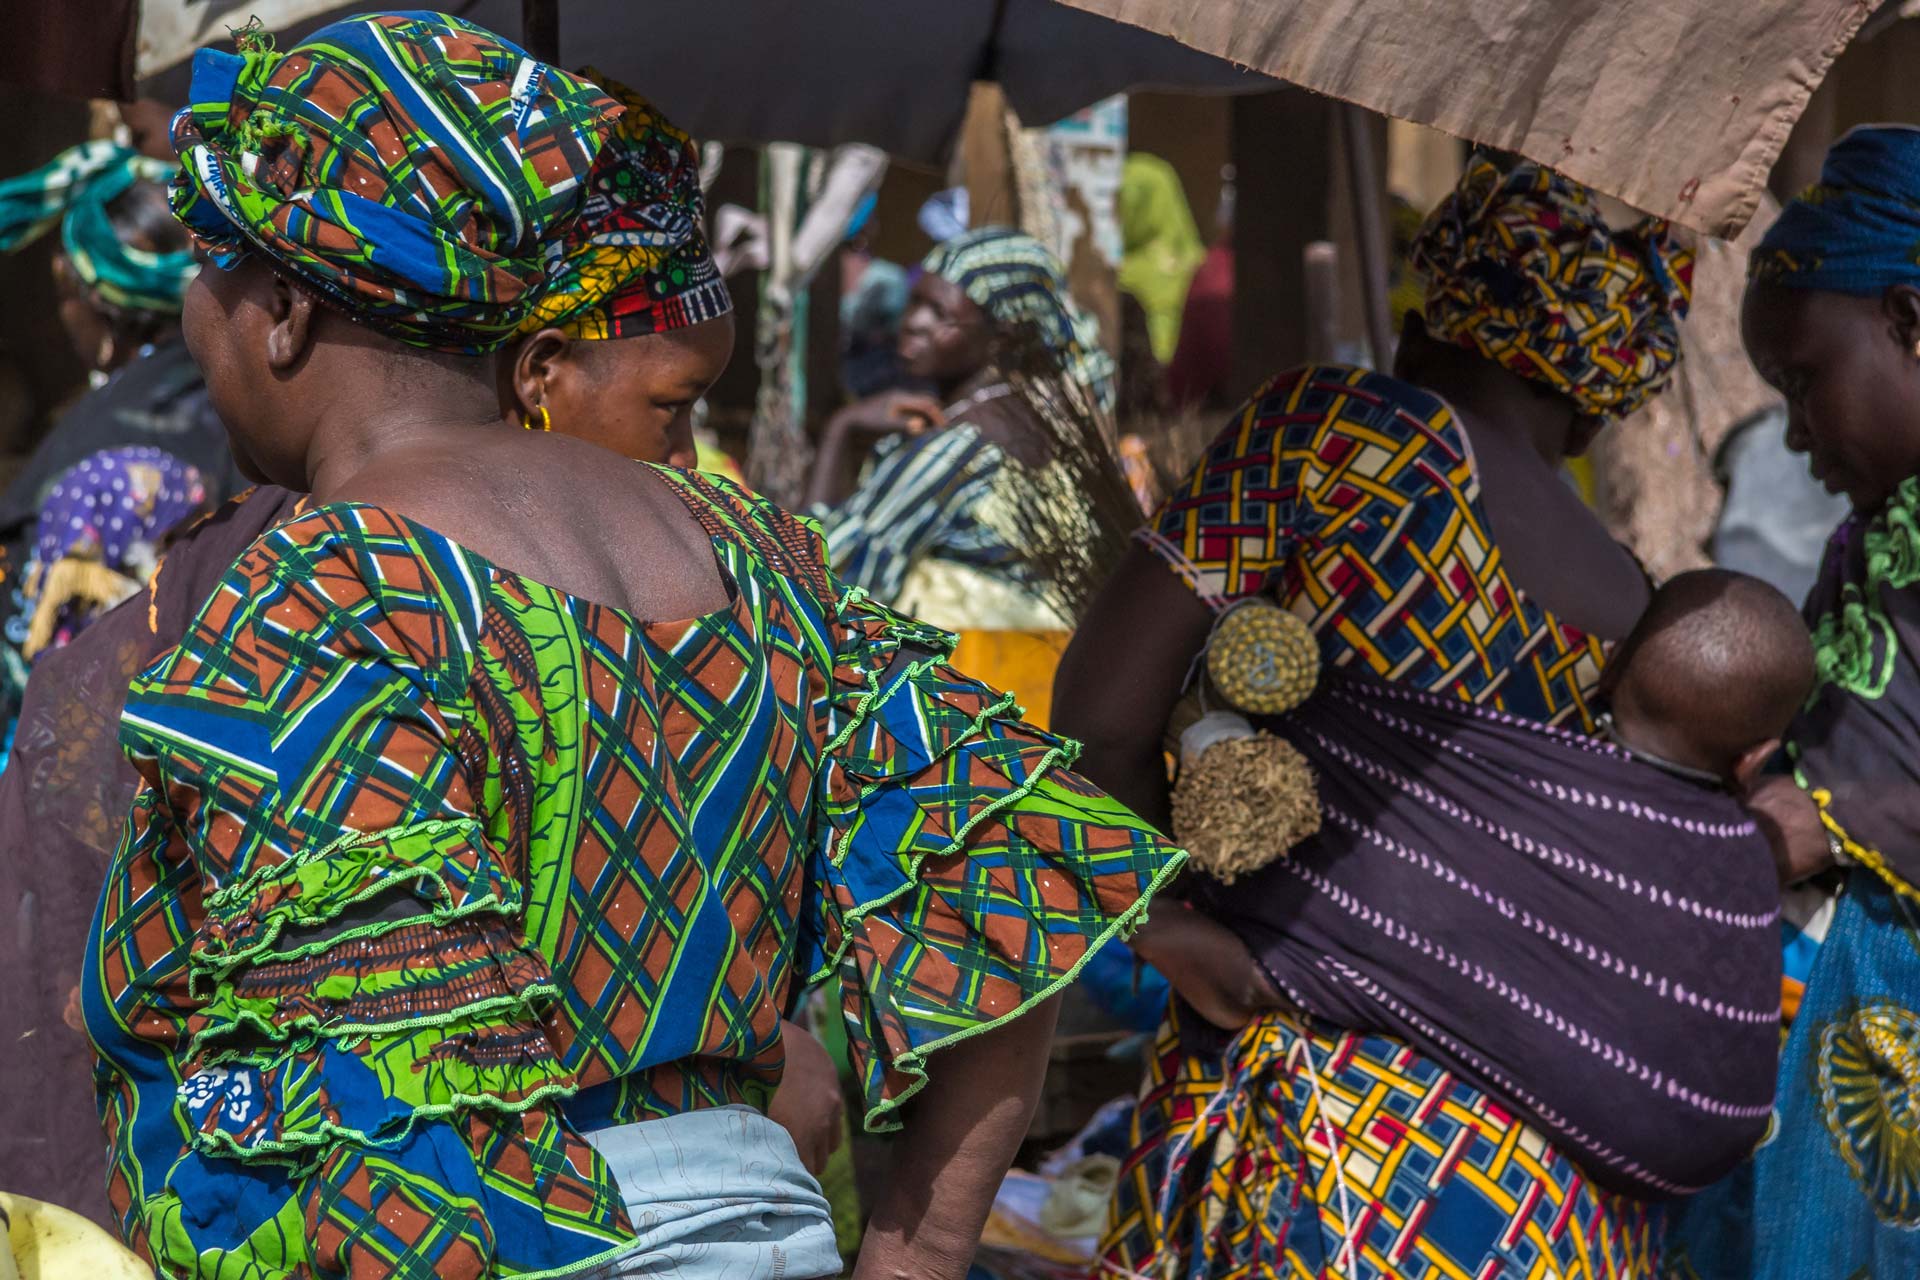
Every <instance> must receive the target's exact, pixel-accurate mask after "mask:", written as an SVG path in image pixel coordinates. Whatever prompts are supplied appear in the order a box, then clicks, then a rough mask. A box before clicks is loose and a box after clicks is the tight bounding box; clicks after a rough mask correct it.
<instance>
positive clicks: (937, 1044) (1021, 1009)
mask: <svg viewBox="0 0 1920 1280" xmlns="http://www.w3.org/2000/svg"><path fill="white" fill-rule="evenodd" d="M1186 862H1187V852H1186V850H1184V849H1176V850H1175V851H1174V854H1173V856H1172V857H1171V858H1169V859H1168V860H1167V865H1166V866H1164V867H1162V868H1160V871H1159V874H1157V875H1155V876H1154V878H1153V882H1152V883H1151V884H1149V885H1148V886H1147V887H1146V888H1145V889H1144V890H1142V891H1141V894H1140V896H1139V897H1138V898H1136V899H1135V900H1134V903H1133V905H1132V906H1130V907H1128V908H1127V909H1126V910H1125V911H1123V912H1121V913H1120V914H1119V915H1118V916H1116V917H1114V919H1113V921H1112V922H1111V923H1110V924H1108V925H1107V927H1106V928H1105V929H1103V930H1101V931H1100V936H1099V937H1098V938H1095V939H1094V940H1093V941H1092V942H1091V943H1090V944H1089V945H1088V947H1087V949H1086V951H1085V952H1083V953H1082V954H1081V956H1080V958H1079V959H1078V960H1076V961H1075V962H1074V964H1073V967H1072V968H1071V969H1069V970H1067V971H1066V972H1065V973H1064V974H1061V975H1060V976H1059V977H1057V978H1054V979H1053V980H1051V981H1050V982H1048V983H1047V984H1046V986H1044V987H1042V988H1041V989H1040V990H1039V991H1037V992H1035V993H1034V994H1033V995H1030V996H1028V997H1027V998H1026V999H1025V1000H1023V1001H1021V1002H1020V1004H1019V1005H1017V1006H1015V1007H1014V1008H1013V1009H1012V1010H1010V1011H1009V1012H1006V1013H1003V1014H1001V1015H1000V1016H998V1017H996V1018H993V1019H992V1020H990V1021H987V1022H977V1023H975V1024H974V1025H972V1026H970V1027H963V1028H962V1029H960V1030H959V1031H956V1032H954V1033H953V1034H952V1035H948V1036H942V1037H941V1038H940V1039H938V1040H935V1041H933V1042H932V1043H931V1044H925V1045H922V1046H920V1047H919V1048H917V1049H908V1050H907V1051H906V1052H904V1053H902V1054H901V1055H900V1056H899V1057H897V1058H893V1059H890V1060H889V1065H890V1066H892V1067H893V1068H894V1069H896V1070H898V1071H901V1072H903V1073H905V1074H906V1075H910V1076H912V1077H914V1079H913V1081H912V1082H911V1083H910V1084H908V1085H907V1087H906V1088H905V1089H903V1090H901V1092H900V1093H899V1094H898V1095H897V1096H895V1097H892V1098H882V1099H881V1100H880V1101H879V1102H876V1103H875V1104H873V1106H871V1107H869V1108H868V1109H867V1113H866V1117H865V1123H866V1127H867V1132H869V1133H891V1132H895V1131H897V1130H899V1129H901V1128H902V1127H903V1126H902V1124H901V1122H900V1119H899V1117H898V1116H897V1115H895V1114H894V1113H895V1112H897V1111H898V1110H899V1109H900V1108H901V1107H903V1106H905V1105H906V1104H907V1103H908V1102H909V1101H910V1100H911V1099H912V1098H913V1096H914V1095H915V1094H917V1093H919V1092H920V1091H921V1090H922V1089H924V1088H926V1087H927V1082H928V1080H929V1079H930V1077H929V1076H928V1075H927V1059H928V1057H930V1056H931V1055H933V1054H935V1053H938V1052H939V1051H940V1050H942V1049H946V1048H951V1047H952V1046H953V1045H956V1044H959V1043H960V1042H961V1041H963V1040H970V1039H972V1038H973V1037H975V1036H981V1035H985V1034H986V1033H987V1032H989V1031H992V1030H994V1029H996V1028H998V1027H1001V1026H1004V1025H1006V1024H1007V1023H1009V1022H1012V1021H1013V1020H1014V1019H1015V1018H1018V1017H1020V1016H1021V1015H1023V1014H1025V1013H1027V1012H1028V1011H1030V1010H1031V1009H1033V1007H1034V1006H1035V1005H1038V1004H1042V1003H1044V1002H1045V1001H1047V1000H1050V999H1052V998H1053V997H1054V996H1055V995H1057V994H1058V993H1059V992H1061V991H1063V990H1065V989H1066V988H1067V987H1068V986H1070V985H1072V984H1073V983H1074V982H1075V981H1076V980H1078V979H1079V977H1080V971H1081V970H1082V969H1084V968H1086V967H1087V964H1088V962H1089V961H1091V960H1092V959H1093V957H1094V955H1095V954H1096V953H1098V952H1099V950H1100V948H1102V947H1104V946H1106V945H1107V944H1108V943H1109V942H1111V941H1113V940H1114V938H1116V937H1121V938H1126V937H1131V936H1132V935H1133V931H1134V930H1135V929H1136V928H1138V927H1139V926H1140V925H1141V924H1144V923H1145V922H1146V919H1147V908H1148V906H1149V905H1150V904H1151V902H1152V900H1153V896H1154V895H1155V894H1157V893H1159V892H1160V890H1161V889H1163V888H1165V887H1166V884H1167V881H1169V880H1171V879H1173V877H1175V876H1176V875H1178V874H1179V873H1180V870H1181V868H1183V867H1184V866H1186Z"/></svg>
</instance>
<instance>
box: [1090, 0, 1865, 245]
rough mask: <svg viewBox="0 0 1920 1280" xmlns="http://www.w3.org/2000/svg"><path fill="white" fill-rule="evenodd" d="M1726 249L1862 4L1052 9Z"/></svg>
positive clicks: (1737, 1)
mask: <svg viewBox="0 0 1920 1280" xmlns="http://www.w3.org/2000/svg"><path fill="white" fill-rule="evenodd" d="M1063 3H1067V4H1071V5H1073V6H1074V7H1076V8H1080V9H1085V10H1088V11H1089V12H1092V13H1098V14H1101V15H1103V16H1106V17H1109V18H1115V19H1118V20H1119V21H1122V22H1127V23H1131V24H1133V25H1135V26H1139V27H1144V28H1146V29H1147V30H1150V31H1155V32H1159V33H1161V34H1163V35H1169V36H1172V37H1175V38H1177V39H1178V40H1180V41H1181V43H1183V44H1187V45H1191V46H1192V47H1194V48H1196V49H1200V50H1203V51H1205V52H1207V53H1211V54H1214V55H1216V56H1218V57H1221V58H1226V59H1228V60H1230V61H1232V62H1234V63H1237V64H1239V65H1242V66H1245V67H1249V68H1252V69H1253V70H1256V71H1263V72H1265V73H1267V74H1268V75H1271V76H1275V77H1278V78H1279V79H1282V80H1288V81H1291V82H1292V83H1294V84H1298V85H1302V86H1304V87H1306V88H1308V89H1312V90H1314V91H1316V92H1319V93H1324V94H1328V95H1331V96H1333V97H1336V98H1341V99H1344V100H1346V101H1349V102H1355V103H1358V104H1360V105H1361V106H1364V107H1369V108H1371V109H1373V110H1375V111H1378V112H1381V113H1382V114H1384V115H1389V116H1395V117H1398V118H1400V119H1402V120H1413V121H1416V122H1418V123H1420V124H1430V125H1433V126H1435V127H1437V128H1440V129H1444V130H1446V131H1447V132H1448V133H1451V134H1455V135H1457V136H1459V137H1463V138H1471V139H1473V140H1474V141H1476V142H1483V143H1487V144H1490V145H1493V146H1499V147H1505V148H1508V149H1511V150H1514V151H1518V152H1521V153H1522V154H1524V155H1527V156H1530V157H1532V158H1533V159H1535V160H1539V161H1541V162H1543V163H1545V164H1550V165H1552V166H1553V167H1555V168H1556V169H1559V170H1561V171H1562V172H1564V173H1566V174H1568V175H1569V176H1571V177H1574V178H1578V179H1580V180H1581V181H1583V182H1586V183H1588V184H1589V185H1591V186H1594V187H1597V188H1599V189H1600V190H1602V191H1605V192H1607V193H1608V194H1610V195H1615V196H1618V197H1620V198H1621V199H1623V200H1625V201H1626V202H1627V203H1629V204H1632V205H1634V206H1636V207H1638V208H1641V209H1645V210H1648V211H1649V212H1653V213H1659V214H1663V215H1665V216H1668V217H1671V218H1673V219H1674V220H1675V221H1677V222H1681V223H1684V224H1686V225H1688V226H1691V227H1695V228H1698V229H1700V230H1703V231H1710V232H1713V233H1715V234H1717V235H1723V236H1724V235H1732V234H1734V233H1736V232H1738V231H1739V229H1740V228H1741V226H1742V225H1744V224H1745V223H1746V221H1747V219H1748V218H1750V217H1751V216H1752V215H1753V211H1754V207H1755V202H1756V201H1757V200H1758V198H1759V195H1760V191H1761V188H1762V187H1763V186H1764V185H1765V184H1766V179H1767V174H1768V171H1769V170H1771V169H1772V167H1773V162H1774V160H1775V158H1776V157H1778V155H1779V154H1780V148H1781V147H1782V146H1784V145H1785V143H1786V140H1787V134H1788V132H1789V131H1790V130H1791V129H1792V128H1793V123H1794V121H1795V120H1797V119H1798V118H1799V116H1800V113H1801V111H1802V110H1804V109H1805V107H1806V105H1807V98H1808V97H1809V96H1810V95H1811V94H1812V92H1813V90H1814V89H1815V88H1816V87H1817V86H1818V85H1819V83H1820V81H1821V79H1822V78H1823V77H1824V76H1825V75H1826V73H1827V68H1828V67H1829V66H1831V65H1832V63H1833V59H1834V57H1835V56H1836V55H1837V54H1839V52H1840V50H1841V49H1843V48H1844V47H1845V46H1846V44H1847V41H1848V40H1850V39H1851V38H1852V37H1853V35H1854V33H1855V32H1856V31H1858V30H1859V29H1860V25H1861V23H1863V22H1864V21H1866V19H1867V18H1868V17H1869V16H1871V15H1872V13H1873V12H1874V10H1875V9H1876V8H1878V4H1877V3H1876V2H1875V0H1063Z"/></svg>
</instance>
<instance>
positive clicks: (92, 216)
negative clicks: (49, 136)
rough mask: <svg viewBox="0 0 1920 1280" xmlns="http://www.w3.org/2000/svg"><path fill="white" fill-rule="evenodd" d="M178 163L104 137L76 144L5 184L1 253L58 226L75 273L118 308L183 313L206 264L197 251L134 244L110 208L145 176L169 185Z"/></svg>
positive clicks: (0, 204)
mask: <svg viewBox="0 0 1920 1280" xmlns="http://www.w3.org/2000/svg"><path fill="white" fill-rule="evenodd" d="M176 172H178V170H177V169H176V167H175V166H173V165H170V164H167V163H166V162H164V161H161V160H154V159H152V158H150V157H148V156H143V155H141V154H140V153H139V152H137V151H135V150H134V149H133V148H131V147H125V146H122V145H121V144H119V143H117V142H112V141H108V140H105V139H103V140H101V141H98V142H83V143H81V144H80V145H79V146H77V147H69V148H68V149H67V150H65V151H62V152H61V153H60V154H59V155H57V156H55V157H54V158H53V159H52V160H50V161H48V162H47V163H46V164H44V165H42V166H41V167H40V168H38V169H35V170H34V171H33V172H31V173H24V174H21V175H20V176H19V177H17V178H10V179H8V180H7V181H6V182H0V253H10V252H12V251H13V250H15V249H21V248H25V247H26V246H27V245H30V244H32V243H33V242H34V241H35V240H38V239H39V238H40V237H41V236H43V235H45V234H46V233H47V232H48V231H50V230H52V229H53V227H54V226H55V224H58V225H59V227H60V243H61V247H62V248H64V249H65V250H66V253H67V260H68V261H69V262H70V263H72V264H73V273H74V275H76V276H77V277H79V280H80V283H81V284H82V285H83V286H85V288H86V290H87V292H88V293H90V294H91V295H92V296H93V298H94V299H95V300H96V301H97V302H99V303H101V304H102V305H103V306H105V307H107V308H109V309H110V310H115V311H126V312H146V313H150V314H155V315H178V314H179V313H180V304H181V302H182V300H184V299H185V298H186V296H187V286H188V285H189V284H191V283H193V277H194V273H195V272H197V271H198V270H199V269H200V268H199V266H198V264H196V263H195V262H194V260H193V254H192V253H190V252H188V251H186V250H184V249H182V250H180V251H179V252H177V253H155V252H153V251H152V250H150V249H142V248H138V247H136V246H134V245H130V244H127V243H126V242H125V241H123V240H122V239H121V238H120V233H119V232H118V231H117V230H115V228H114V225H113V218H112V217H111V216H110V214H109V213H108V207H109V206H110V205H112V203H113V202H114V201H115V200H117V199H119V198H120V197H121V196H122V195H124V194H125V193H126V192H127V190H128V189H129V188H131V187H132V186H133V185H134V184H135V183H137V182H143V181H144V182H152V183H156V184H160V185H165V184H166V182H167V181H168V180H169V179H170V178H172V177H173V175H174V174H175V173H176Z"/></svg>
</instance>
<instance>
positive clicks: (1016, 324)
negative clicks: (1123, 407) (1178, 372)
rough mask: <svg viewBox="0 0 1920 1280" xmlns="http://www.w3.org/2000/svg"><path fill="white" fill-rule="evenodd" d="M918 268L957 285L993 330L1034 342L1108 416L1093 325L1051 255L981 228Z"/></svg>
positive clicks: (1106, 375) (1108, 372)
mask: <svg viewBox="0 0 1920 1280" xmlns="http://www.w3.org/2000/svg"><path fill="white" fill-rule="evenodd" d="M920 265H921V267H922V269H923V270H926V271H929V272H931V273H932V274H934V275H937V276H939V277H940V278H941V279H943V280H946V281H948V282H949V283H952V284H955V285H958V286H959V287H960V289H961V291H962V292H964V293H965V294H966V295H967V297H968V298H969V299H971V300H972V302H973V304H974V305H975V306H976V307H979V308H980V309H981V310H982V311H984V312H986V313H987V318H988V319H989V320H991V321H992V322H993V325H994V327H995V328H997V329H1000V330H1001V331H1003V332H1009V333H1018V332H1026V333H1031V334H1032V335H1034V336H1035V337H1037V338H1038V339H1039V341H1040V343H1041V344H1042V345H1043V346H1045V347H1046V349H1047V350H1048V351H1049V352H1050V353H1052V355H1053V357H1054V358H1055V359H1056V360H1057V361H1058V362H1059V365H1060V372H1061V373H1062V374H1063V375H1065V376H1066V377H1069V378H1072V379H1073V380H1074V381H1076V382H1079V383H1080V384H1081V385H1082V386H1085V387H1086V388H1087V389H1088V390H1089V391H1091V392H1092V393H1093V396H1094V398H1095V400H1096V401H1098V403H1099V404H1100V407H1101V408H1103V409H1109V410H1110V409H1112V408H1113V400H1114V394H1115V387H1114V364H1113V357H1112V356H1110V355H1108V354H1107V353H1106V351H1105V349H1103V348H1102V347H1101V345H1100V327H1099V325H1098V324H1097V323H1095V321H1094V319H1093V317H1092V316H1090V315H1088V314H1087V313H1086V312H1084V311H1082V310H1080V308H1079V307H1077V306H1076V305H1074V301H1073V296H1072V295H1071V294H1070V293H1069V292H1068V291H1067V272H1066V268H1065V267H1063V266H1061V265H1060V259H1059V258H1057V257H1055V256H1054V254H1053V251H1052V250H1050V249H1048V248H1047V247H1046V246H1045V245H1043V244H1041V243H1040V242H1039V241H1038V240H1035V239H1034V238H1033V237H1032V236H1030V235H1027V234H1025V233H1024V232H1020V231H1015V230H1012V229H1011V228H1009V227H981V228H978V229H977V230H973V231H966V232H962V233H961V234H960V235H957V236H954V237H953V238H952V239H950V240H947V241H945V242H943V243H941V244H939V245H937V246H935V248H934V250H933V252H932V253H930V254H928V255H927V257H926V260H925V261H924V262H922V263H921V264H920Z"/></svg>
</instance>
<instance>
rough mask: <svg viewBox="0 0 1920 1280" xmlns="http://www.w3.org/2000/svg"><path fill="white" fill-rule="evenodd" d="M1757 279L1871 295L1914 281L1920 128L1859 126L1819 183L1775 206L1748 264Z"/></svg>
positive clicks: (1833, 152)
mask: <svg viewBox="0 0 1920 1280" xmlns="http://www.w3.org/2000/svg"><path fill="white" fill-rule="evenodd" d="M1748 267H1749V273H1750V274H1751V275H1752V277H1753V278H1754V279H1756V280H1761V281H1765V282H1767V283H1770V284H1780V285H1785V286H1786V287H1788V288H1792V289H1821V290H1826V291H1829V292H1833V293H1851V294H1858V295H1866V296H1871V295H1874V294H1878V293H1881V292H1883V291H1884V290H1885V289H1886V288H1887V287H1888V286H1890V285H1896V284H1920V129H1915V128H1912V127H1910V126H1906V125H1863V126H1861V127H1860V128H1858V129H1853V130H1850V131H1849V132H1848V133H1847V134H1846V136H1845V137H1843V138H1841V139H1840V141H1838V142H1836V143H1834V144H1833V147H1832V149H1830V150H1829V151H1828V152H1827V158H1826V161H1825V163H1823V164H1822V165H1821V166H1820V181H1819V182H1817V183H1815V184H1814V185H1813V186H1811V187H1809V188H1807V189H1806V190H1805V191H1803V192H1802V193H1801V194H1800V195H1799V196H1798V197H1797V198H1795V199H1794V200H1793V201H1792V202H1791V203H1789V204H1788V205H1787V207H1786V208H1785V209H1783V210H1781V213H1780V217H1779V219H1778V220H1777V221H1776V222H1775V223H1774V224H1773V226H1771V227H1770V228H1768V229H1767V234H1766V235H1765V236H1764V237H1763V238H1762V239H1761V241H1760V245H1759V247H1758V248H1756V249H1755V250H1754V251H1753V257H1752V259H1751V261H1750V262H1749V264H1748Z"/></svg>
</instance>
